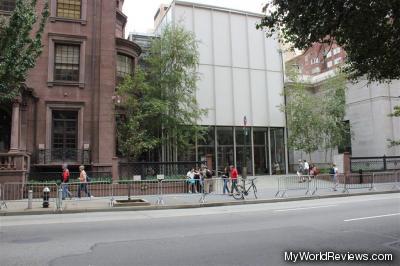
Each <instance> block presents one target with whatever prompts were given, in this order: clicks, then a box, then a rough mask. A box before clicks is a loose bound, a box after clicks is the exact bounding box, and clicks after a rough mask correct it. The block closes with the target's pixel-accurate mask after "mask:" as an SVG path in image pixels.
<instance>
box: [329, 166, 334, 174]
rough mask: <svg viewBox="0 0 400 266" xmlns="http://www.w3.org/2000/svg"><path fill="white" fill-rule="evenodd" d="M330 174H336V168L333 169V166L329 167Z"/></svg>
mask: <svg viewBox="0 0 400 266" xmlns="http://www.w3.org/2000/svg"><path fill="white" fill-rule="evenodd" d="M329 174H330V175H334V174H335V169H333V167H332V168H330V169H329Z"/></svg>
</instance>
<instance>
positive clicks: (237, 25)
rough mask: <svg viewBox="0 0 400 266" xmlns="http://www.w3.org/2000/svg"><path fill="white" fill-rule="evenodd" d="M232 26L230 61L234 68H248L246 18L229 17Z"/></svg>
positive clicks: (238, 16) (239, 16)
mask: <svg viewBox="0 0 400 266" xmlns="http://www.w3.org/2000/svg"><path fill="white" fill-rule="evenodd" d="M231 26H232V55H233V57H232V59H233V60H232V61H233V66H234V67H243V68H247V67H248V59H247V26H246V17H245V16H241V15H235V14H232V15H231Z"/></svg>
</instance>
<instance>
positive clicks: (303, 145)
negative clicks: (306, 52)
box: [280, 75, 323, 160]
mask: <svg viewBox="0 0 400 266" xmlns="http://www.w3.org/2000/svg"><path fill="white" fill-rule="evenodd" d="M291 80H292V82H291V84H288V85H287V86H285V91H284V93H285V96H286V100H287V102H286V105H281V106H280V109H281V111H283V112H285V113H286V118H287V127H288V129H289V134H288V140H287V142H288V146H289V147H290V148H292V149H294V150H300V151H304V152H305V153H307V154H308V156H309V159H310V160H311V153H313V152H314V151H316V150H318V147H319V146H320V145H321V143H322V141H323V139H322V134H321V131H320V130H321V128H322V122H323V120H322V119H321V116H320V115H319V114H320V113H319V112H318V111H317V109H318V107H320V106H321V105H318V102H317V99H316V97H313V96H312V95H311V93H310V92H309V90H308V85H307V84H306V83H303V82H300V81H299V80H298V78H297V75H296V76H292V77H291Z"/></svg>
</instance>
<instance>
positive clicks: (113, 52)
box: [0, 0, 141, 171]
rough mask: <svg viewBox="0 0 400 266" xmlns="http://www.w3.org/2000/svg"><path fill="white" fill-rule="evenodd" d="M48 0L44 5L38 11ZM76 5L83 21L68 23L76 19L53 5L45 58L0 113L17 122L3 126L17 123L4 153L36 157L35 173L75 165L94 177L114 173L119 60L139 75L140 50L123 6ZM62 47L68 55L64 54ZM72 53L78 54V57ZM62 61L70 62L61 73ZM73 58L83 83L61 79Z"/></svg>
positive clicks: (88, 0) (90, 0)
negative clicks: (129, 33)
mask: <svg viewBox="0 0 400 266" xmlns="http://www.w3.org/2000/svg"><path fill="white" fill-rule="evenodd" d="M44 2H45V1H44V0H39V1H38V4H37V11H38V12H40V11H41V10H42V8H43V6H44ZM64 2H65V1H64ZM71 2H78V3H79V5H80V11H76V12H77V14H78V15H77V16H78V17H75V18H70V17H69V18H67V17H68V16H70V14H71V13H64V14H68V16H67V17H65V16H60V15H59V13H61V12H62V11H63V12H64V10H59V9H57V8H60V7H57V0H50V1H49V4H50V17H49V20H48V23H47V25H46V28H45V32H44V34H43V40H42V44H43V52H42V54H41V56H40V57H39V58H38V60H37V64H36V66H35V68H33V69H32V70H31V71H30V73H29V76H28V78H27V80H26V86H27V90H26V93H25V94H24V95H23V96H22V97H21V99H19V100H18V101H16V102H15V103H14V105H13V107H11V106H9V107H6V108H3V109H4V110H2V111H1V110H0V111H1V112H2V114H4V115H3V116H7V115H9V116H10V118H9V119H7V118H4V119H2V120H0V121H2V123H6V122H3V121H10V122H9V123H11V124H12V125H11V127H10V128H11V129H10V131H11V132H10V134H9V135H10V140H9V141H8V142H7V140H6V139H5V140H4V141H3V142H4V143H3V147H0V148H2V149H3V150H2V151H0V152H8V150H10V152H11V151H14V152H23V153H25V154H27V155H29V156H30V157H31V168H32V167H33V168H37V169H40V170H44V169H48V168H51V167H57V169H58V168H59V167H60V164H61V163H64V162H66V163H69V164H70V165H72V167H73V166H77V165H80V164H85V165H87V167H88V168H90V169H91V170H93V171H111V166H112V158H113V157H114V156H115V152H116V151H115V150H116V148H115V147H116V144H115V140H116V136H115V115H114V108H115V105H114V99H115V88H116V85H117V80H118V79H117V75H118V72H117V65H118V64H119V61H118V60H119V59H118V58H122V59H121V62H127V61H123V60H125V59H126V60H128V61H129V60H130V61H131V62H130V63H129V64H128V63H127V65H129V69H130V70H132V69H133V66H134V65H135V64H136V63H137V58H138V57H139V55H140V53H141V48H140V47H139V45H137V44H136V43H134V42H132V41H128V40H126V39H124V38H125V36H124V31H125V24H126V21H127V17H126V16H125V15H124V14H123V13H122V5H123V2H124V1H123V0H119V1H97V0H81V1H76V0H74V1H71ZM77 10H79V9H77ZM65 12H66V11H65ZM68 12H71V11H68ZM71 45H72V46H71ZM60 47H61V48H60ZM69 47H73V48H71V49H70V48H69ZM62 49H67V50H66V51H67V52H66V53H65V52H63V53H62V51H63V50H62ZM68 49H70V50H68ZM59 51H61V52H59ZM70 51H78V52H77V54H78V56H77V58H75V57H73V56H72V55H71V53H70ZM57 53H60V54H61V53H62V54H61V55H59V54H57ZM75 54H76V53H75ZM69 56H70V57H69ZM62 57H67V58H66V59H65V58H64V59H63V58H62ZM60 58H61V59H60ZM57 60H64V63H65V64H64V65H62V64H61V66H59V67H58V69H56V64H57V62H58V61H57ZM73 60H76V62H75V63H76V65H77V64H79V66H78V67H76V66H75V68H79V71H78V70H76V69H73V70H71V73H73V74H74V75H76V76H75V77H76V79H75V80H73V81H72V80H62V81H61V80H58V79H57V77H58V76H57V75H58V73H59V72H60V71H61V72H63V71H64V70H63V68H68V67H70V66H69V65H68V64H69V63H71V62H72V61H73ZM124 66H126V65H124ZM59 69H61V70H59ZM120 69H121V68H120ZM122 69H124V68H123V67H122ZM74 71H75V72H74ZM63 73H65V71H64V72H63ZM71 75H72V74H71ZM66 77H67V79H68V78H69V76H66ZM68 115H69V116H71V117H68ZM57 116H60V117H61V118H57ZM57 119H59V120H57ZM60 119H61V120H60ZM68 119H69V120H68ZM2 128H8V127H7V125H5V126H3V127H2ZM56 145H58V146H56ZM55 147H57V148H55ZM55 150H57V151H56V152H55ZM68 154H69V155H68ZM71 154H72V155H71Z"/></svg>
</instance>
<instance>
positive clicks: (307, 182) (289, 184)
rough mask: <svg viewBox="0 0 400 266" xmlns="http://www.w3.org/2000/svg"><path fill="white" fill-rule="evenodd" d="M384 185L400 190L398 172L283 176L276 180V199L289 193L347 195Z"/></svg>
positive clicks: (399, 173) (399, 175)
mask: <svg viewBox="0 0 400 266" xmlns="http://www.w3.org/2000/svg"><path fill="white" fill-rule="evenodd" d="M383 184H386V185H388V186H391V189H400V171H398V172H382V173H363V174H337V175H317V176H315V177H314V176H305V175H303V176H297V175H293V176H284V177H280V178H279V179H278V191H277V192H276V194H275V196H276V197H286V196H287V195H288V193H289V192H293V191H298V192H297V194H299V193H300V195H305V196H306V195H310V196H312V195H318V194H319V192H320V191H323V190H329V191H332V192H335V191H339V192H343V193H349V192H350V191H351V190H354V189H368V190H376V188H377V185H383Z"/></svg>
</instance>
